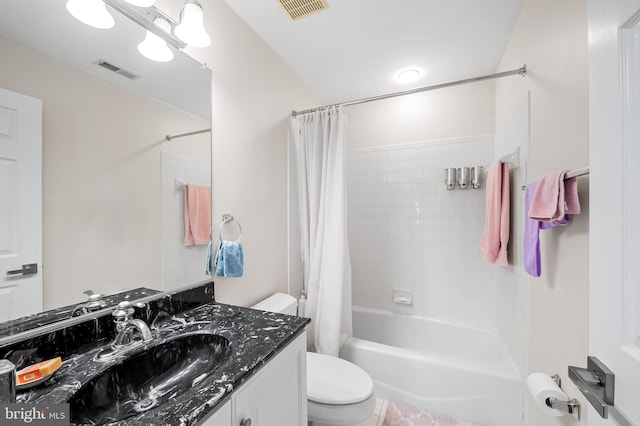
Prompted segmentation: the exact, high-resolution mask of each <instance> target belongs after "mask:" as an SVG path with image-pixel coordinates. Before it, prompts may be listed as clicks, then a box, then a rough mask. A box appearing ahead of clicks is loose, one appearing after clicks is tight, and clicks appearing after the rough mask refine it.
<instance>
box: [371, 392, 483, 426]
mask: <svg viewBox="0 0 640 426" xmlns="http://www.w3.org/2000/svg"><path fill="white" fill-rule="evenodd" d="M360 426H477V425H475V424H474V423H470V422H466V421H463V420H459V419H455V418H452V417H449V416H445V415H442V414H438V413H431V412H427V411H422V410H420V409H418V408H413V407H409V406H407V405H404V404H400V403H398V402H393V401H385V400H382V399H379V398H378V399H377V400H376V408H375V410H374V411H373V415H372V416H371V417H369V418H368V419H367V420H366V421H365V422H364V423H362V424H361V425H360Z"/></svg>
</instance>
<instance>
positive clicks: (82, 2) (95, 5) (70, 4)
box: [67, 0, 116, 30]
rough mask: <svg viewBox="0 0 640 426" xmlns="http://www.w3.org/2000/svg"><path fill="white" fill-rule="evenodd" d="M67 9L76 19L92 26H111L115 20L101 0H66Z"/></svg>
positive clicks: (107, 27) (105, 27) (106, 27)
mask: <svg viewBox="0 0 640 426" xmlns="http://www.w3.org/2000/svg"><path fill="white" fill-rule="evenodd" d="M67 10H68V11H69V13H70V14H71V16H73V17H74V18H76V19H77V20H78V21H80V22H82V23H83V24H87V25H89V26H91V27H94V28H99V29H101V30H106V29H109V28H113V26H114V25H115V24H116V21H115V20H114V19H113V16H111V14H110V13H109V11H108V10H107V5H106V4H104V2H103V1H102V0H68V1H67Z"/></svg>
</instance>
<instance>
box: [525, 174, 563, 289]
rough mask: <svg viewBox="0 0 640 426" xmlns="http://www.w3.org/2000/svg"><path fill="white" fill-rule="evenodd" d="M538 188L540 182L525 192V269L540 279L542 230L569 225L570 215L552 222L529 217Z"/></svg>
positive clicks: (529, 185)
mask: <svg viewBox="0 0 640 426" xmlns="http://www.w3.org/2000/svg"><path fill="white" fill-rule="evenodd" d="M537 186H538V182H530V183H529V184H527V189H526V190H525V192H524V211H525V215H524V216H525V219H524V221H525V222H524V247H523V249H524V269H525V271H527V273H528V274H529V275H531V276H532V277H539V276H540V272H541V270H542V268H541V265H540V230H541V229H549V228H553V227H556V226H562V225H566V224H567V223H569V215H566V214H565V215H564V218H563V219H560V220H552V221H550V222H541V221H539V220H535V219H531V218H530V217H529V207H530V206H531V199H532V198H533V193H534V192H535V190H536V187H537Z"/></svg>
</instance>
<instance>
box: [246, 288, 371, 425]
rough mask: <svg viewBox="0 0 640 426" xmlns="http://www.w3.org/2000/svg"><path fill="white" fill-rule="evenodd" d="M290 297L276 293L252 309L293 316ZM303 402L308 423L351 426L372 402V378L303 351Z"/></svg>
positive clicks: (337, 361)
mask: <svg viewBox="0 0 640 426" xmlns="http://www.w3.org/2000/svg"><path fill="white" fill-rule="evenodd" d="M297 307H298V303H297V301H296V299H295V298H294V297H293V296H290V295H288V294H284V293H276V294H274V295H272V296H270V297H268V298H266V299H265V300H263V301H261V302H259V303H258V304H256V305H254V306H252V308H254V309H261V310H263V311H269V312H278V313H282V314H289V315H296V314H297ZM307 402H308V411H309V425H310V426H326V425H334V426H351V425H358V424H360V423H361V422H364V421H365V420H366V419H367V418H369V416H371V414H372V413H373V410H374V408H375V405H376V398H375V396H374V394H373V380H371V377H370V376H369V375H368V374H367V373H366V372H365V371H364V370H363V369H361V368H360V367H358V366H357V365H355V364H352V363H350V362H348V361H345V360H343V359H340V358H336V357H333V356H329V355H322V354H317V353H313V352H307Z"/></svg>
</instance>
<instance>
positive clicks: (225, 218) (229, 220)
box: [218, 214, 242, 242]
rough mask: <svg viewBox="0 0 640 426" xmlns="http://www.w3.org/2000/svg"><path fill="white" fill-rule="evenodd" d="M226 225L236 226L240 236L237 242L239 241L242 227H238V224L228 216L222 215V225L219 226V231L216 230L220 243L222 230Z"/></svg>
mask: <svg viewBox="0 0 640 426" xmlns="http://www.w3.org/2000/svg"><path fill="white" fill-rule="evenodd" d="M227 223H235V224H236V225H238V231H239V232H240V235H239V236H238V241H240V239H241V238H242V226H240V222H238V221H237V220H235V219H234V218H233V216H231V215H230V214H223V215H222V223H221V224H220V229H219V230H218V237H220V241H221V242H222V228H223V227H224V225H226V224H227Z"/></svg>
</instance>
